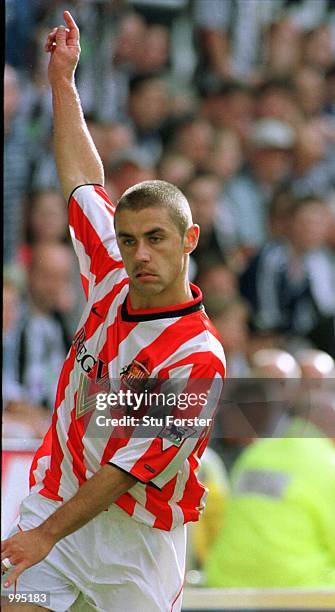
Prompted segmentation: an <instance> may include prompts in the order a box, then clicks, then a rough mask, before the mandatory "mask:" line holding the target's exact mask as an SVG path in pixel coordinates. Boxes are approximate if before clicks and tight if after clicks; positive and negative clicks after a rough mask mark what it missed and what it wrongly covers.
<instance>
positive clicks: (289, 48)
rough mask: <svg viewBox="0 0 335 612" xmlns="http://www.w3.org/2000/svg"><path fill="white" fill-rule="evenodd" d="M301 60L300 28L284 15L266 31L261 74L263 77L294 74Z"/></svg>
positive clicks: (280, 76) (281, 76)
mask: <svg viewBox="0 0 335 612" xmlns="http://www.w3.org/2000/svg"><path fill="white" fill-rule="evenodd" d="M300 61H301V29H300V28H298V26H297V25H296V24H294V22H293V20H292V19H291V18H290V17H289V16H288V15H284V16H283V17H282V18H281V19H278V20H277V21H275V22H274V23H272V24H271V25H270V27H269V28H268V31H267V45H266V47H265V54H264V63H263V67H262V68H263V75H264V77H265V78H268V77H269V76H270V77H275V78H283V79H285V78H288V77H291V76H292V75H294V74H295V72H296V70H297V69H298V67H299V65H300Z"/></svg>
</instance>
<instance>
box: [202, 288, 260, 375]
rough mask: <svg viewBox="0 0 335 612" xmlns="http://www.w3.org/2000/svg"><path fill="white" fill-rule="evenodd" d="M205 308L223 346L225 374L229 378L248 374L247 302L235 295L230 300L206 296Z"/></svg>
mask: <svg viewBox="0 0 335 612" xmlns="http://www.w3.org/2000/svg"><path fill="white" fill-rule="evenodd" d="M205 306H206V310H207V312H208V314H209V316H210V317H211V319H212V320H213V321H214V322H215V323H214V324H215V326H216V329H217V330H218V332H219V334H220V337H221V341H222V344H223V345H224V347H225V355H226V360H227V375H228V377H229V378H239V377H240V378H243V377H245V376H248V375H249V371H250V368H249V364H248V354H247V350H248V340H249V326H248V322H249V307H248V304H247V302H245V301H244V300H242V299H240V298H239V297H235V298H233V299H231V300H228V299H227V298H226V300H225V299H222V297H221V299H220V297H219V296H216V298H215V297H214V296H213V294H212V296H208V298H207V299H206V300H205Z"/></svg>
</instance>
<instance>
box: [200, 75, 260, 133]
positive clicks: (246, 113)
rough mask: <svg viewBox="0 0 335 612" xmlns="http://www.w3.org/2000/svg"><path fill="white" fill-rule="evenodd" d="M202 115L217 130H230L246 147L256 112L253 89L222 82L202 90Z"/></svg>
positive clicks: (234, 83) (243, 85) (240, 84)
mask: <svg viewBox="0 0 335 612" xmlns="http://www.w3.org/2000/svg"><path fill="white" fill-rule="evenodd" d="M200 98H201V107H200V110H201V115H202V116H203V117H204V118H205V119H207V120H208V121H210V123H211V124H212V125H213V126H214V127H215V128H216V129H219V130H221V129H229V130H232V131H233V132H235V133H236V134H237V136H238V137H239V138H240V140H241V142H242V144H243V145H244V144H245V142H246V140H247V137H248V134H249V130H250V127H251V123H252V120H253V112H254V99H253V95H252V89H251V88H250V87H249V86H248V85H246V84H245V83H243V82H240V81H231V80H229V81H220V82H219V83H218V84H217V85H215V86H214V85H213V86H206V87H202V88H201V89H200Z"/></svg>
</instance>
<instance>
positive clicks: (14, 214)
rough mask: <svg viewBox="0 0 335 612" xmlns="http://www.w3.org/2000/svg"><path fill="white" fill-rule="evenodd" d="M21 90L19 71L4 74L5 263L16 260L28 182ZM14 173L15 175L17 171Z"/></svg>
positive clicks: (28, 168) (27, 148)
mask: <svg viewBox="0 0 335 612" xmlns="http://www.w3.org/2000/svg"><path fill="white" fill-rule="evenodd" d="M20 103H21V90H20V82H19V78H18V76H17V73H16V71H15V70H14V68H12V67H11V66H9V65H6V66H5V72H4V263H5V264H9V263H12V262H13V261H14V260H15V257H16V253H17V249H18V246H19V243H20V240H21V232H22V226H23V200H24V197H25V195H26V190H27V186H28V180H29V170H30V158H29V147H28V133H27V125H26V123H25V121H24V119H23V117H22V114H21V113H20ZM14 169H15V171H14Z"/></svg>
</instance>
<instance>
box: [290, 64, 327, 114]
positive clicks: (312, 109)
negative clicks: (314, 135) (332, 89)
mask: <svg viewBox="0 0 335 612" xmlns="http://www.w3.org/2000/svg"><path fill="white" fill-rule="evenodd" d="M294 83H295V89H296V93H297V100H298V104H299V106H300V108H301V110H302V112H303V114H304V116H305V118H306V119H309V118H313V117H318V116H320V114H321V113H322V111H323V108H324V105H325V101H326V82H325V80H324V77H323V76H322V74H321V73H320V71H319V70H317V69H316V68H312V67H311V66H302V67H301V68H299V70H297V71H296V73H295V75H294Z"/></svg>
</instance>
